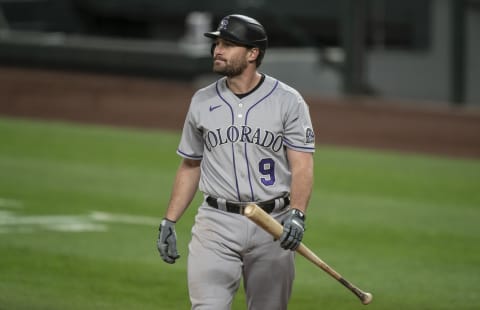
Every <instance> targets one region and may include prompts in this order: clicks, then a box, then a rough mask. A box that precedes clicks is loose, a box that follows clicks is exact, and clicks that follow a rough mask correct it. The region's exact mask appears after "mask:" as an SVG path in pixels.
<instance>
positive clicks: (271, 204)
mask: <svg viewBox="0 0 480 310" xmlns="http://www.w3.org/2000/svg"><path fill="white" fill-rule="evenodd" d="M277 199H283V207H286V206H288V205H289V204H290V198H289V197H278V198H274V199H271V200H267V201H262V202H256V203H255V204H256V205H257V206H259V207H260V208H262V209H263V211H265V212H267V213H272V212H273V210H274V209H275V201H276V200H277ZM206 202H207V203H208V205H209V206H210V207H213V208H215V209H219V207H218V199H217V198H215V197H212V196H208V197H207V199H206ZM248 204H249V202H243V203H242V202H229V201H227V202H226V203H225V208H226V211H227V212H230V213H237V214H243V210H244V209H245V207H246V206H247V205H248Z"/></svg>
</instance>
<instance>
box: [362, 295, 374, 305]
mask: <svg viewBox="0 0 480 310" xmlns="http://www.w3.org/2000/svg"><path fill="white" fill-rule="evenodd" d="M372 299H373V296H372V294H370V293H364V294H363V298H362V304H364V305H368V304H369V303H371V302H372Z"/></svg>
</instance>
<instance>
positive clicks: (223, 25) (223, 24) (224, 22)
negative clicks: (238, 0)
mask: <svg viewBox="0 0 480 310" xmlns="http://www.w3.org/2000/svg"><path fill="white" fill-rule="evenodd" d="M228 20H229V18H228V17H225V18H224V19H222V21H221V22H220V25H218V30H226V29H227V26H228Z"/></svg>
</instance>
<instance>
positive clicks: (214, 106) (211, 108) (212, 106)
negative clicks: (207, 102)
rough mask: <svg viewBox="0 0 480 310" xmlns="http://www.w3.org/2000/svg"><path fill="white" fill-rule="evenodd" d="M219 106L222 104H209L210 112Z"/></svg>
mask: <svg viewBox="0 0 480 310" xmlns="http://www.w3.org/2000/svg"><path fill="white" fill-rule="evenodd" d="M221 106H222V105H221V104H219V105H211V106H210V112H212V111H213V110H215V109H218V108H220V107H221Z"/></svg>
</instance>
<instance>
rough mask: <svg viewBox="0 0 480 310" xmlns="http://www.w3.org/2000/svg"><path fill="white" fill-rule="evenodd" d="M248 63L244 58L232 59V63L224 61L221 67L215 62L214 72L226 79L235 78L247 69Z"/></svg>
mask: <svg viewBox="0 0 480 310" xmlns="http://www.w3.org/2000/svg"><path fill="white" fill-rule="evenodd" d="M247 66H248V62H247V60H246V59H244V58H241V57H239V58H236V59H231V60H230V61H227V60H225V61H222V63H221V65H217V64H216V63H215V61H214V62H213V72H215V73H218V74H220V75H223V76H226V77H235V76H238V75H240V74H242V73H243V71H244V70H245V69H246V68H247Z"/></svg>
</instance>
